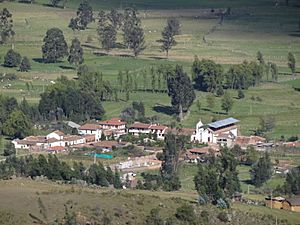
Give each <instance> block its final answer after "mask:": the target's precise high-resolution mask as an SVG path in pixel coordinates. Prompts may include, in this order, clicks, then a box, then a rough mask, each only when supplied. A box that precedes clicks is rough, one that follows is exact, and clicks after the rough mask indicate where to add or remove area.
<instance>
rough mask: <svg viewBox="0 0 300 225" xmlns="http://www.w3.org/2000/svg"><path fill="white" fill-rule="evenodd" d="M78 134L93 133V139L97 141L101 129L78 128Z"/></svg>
mask: <svg viewBox="0 0 300 225" xmlns="http://www.w3.org/2000/svg"><path fill="white" fill-rule="evenodd" d="M78 134H81V135H87V134H94V135H95V140H96V141H99V140H100V138H101V134H102V130H100V129H97V130H81V129H79V130H78Z"/></svg>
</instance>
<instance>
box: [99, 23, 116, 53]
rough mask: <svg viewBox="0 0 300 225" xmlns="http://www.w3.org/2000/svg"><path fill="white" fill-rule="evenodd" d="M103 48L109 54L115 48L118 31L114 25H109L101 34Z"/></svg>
mask: <svg viewBox="0 0 300 225" xmlns="http://www.w3.org/2000/svg"><path fill="white" fill-rule="evenodd" d="M100 39H101V44H102V48H104V49H105V50H106V51H107V52H109V50H110V49H111V48H113V47H114V46H115V44H116V40H117V31H116V28H115V27H114V26H113V25H107V26H105V27H104V29H103V31H102V33H101V34H100Z"/></svg>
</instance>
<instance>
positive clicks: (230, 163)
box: [194, 147, 240, 204]
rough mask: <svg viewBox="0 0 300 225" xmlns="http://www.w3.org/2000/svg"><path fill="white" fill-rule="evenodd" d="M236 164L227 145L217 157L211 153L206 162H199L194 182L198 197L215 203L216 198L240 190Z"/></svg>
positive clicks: (227, 195) (230, 194)
mask: <svg viewBox="0 0 300 225" xmlns="http://www.w3.org/2000/svg"><path fill="white" fill-rule="evenodd" d="M237 165H238V163H237V160H236V159H235V157H234V154H233V152H232V151H231V150H229V149H228V148H227V147H224V148H222V149H221V155H220V156H219V157H218V158H216V157H215V156H214V155H211V156H209V158H208V161H207V164H203V165H202V164H199V166H198V172H197V174H196V176H195V177H194V182H195V188H196V190H197V192H198V193H199V195H200V197H201V198H202V199H208V200H209V201H211V202H212V203H213V204H217V202H218V200H220V199H223V198H224V197H228V198H231V197H232V195H233V193H234V192H236V191H240V182H239V178H238V172H237Z"/></svg>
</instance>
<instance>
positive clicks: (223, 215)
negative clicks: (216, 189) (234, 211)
mask: <svg viewBox="0 0 300 225" xmlns="http://www.w3.org/2000/svg"><path fill="white" fill-rule="evenodd" d="M217 217H218V219H219V220H220V221H222V222H225V223H227V222H228V221H229V218H228V215H227V213H226V212H220V213H219V214H218V216H217Z"/></svg>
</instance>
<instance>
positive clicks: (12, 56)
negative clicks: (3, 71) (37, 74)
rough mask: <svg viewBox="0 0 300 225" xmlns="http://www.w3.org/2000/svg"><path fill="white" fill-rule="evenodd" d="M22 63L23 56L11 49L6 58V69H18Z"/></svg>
mask: <svg viewBox="0 0 300 225" xmlns="http://www.w3.org/2000/svg"><path fill="white" fill-rule="evenodd" d="M20 63H21V55H20V54H19V53H18V52H15V51H14V50H12V49H10V50H8V52H7V53H6V55H5V56H4V66H6V67H16V66H19V65H20Z"/></svg>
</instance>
